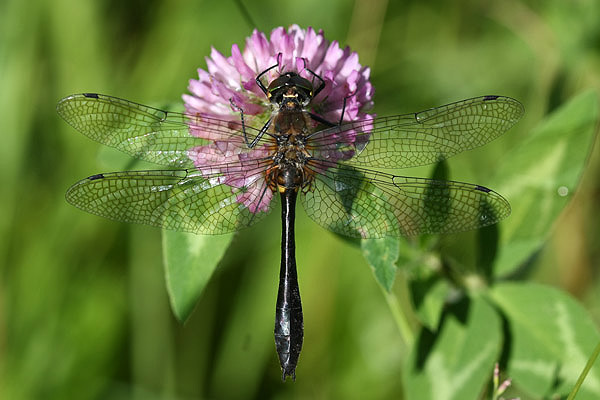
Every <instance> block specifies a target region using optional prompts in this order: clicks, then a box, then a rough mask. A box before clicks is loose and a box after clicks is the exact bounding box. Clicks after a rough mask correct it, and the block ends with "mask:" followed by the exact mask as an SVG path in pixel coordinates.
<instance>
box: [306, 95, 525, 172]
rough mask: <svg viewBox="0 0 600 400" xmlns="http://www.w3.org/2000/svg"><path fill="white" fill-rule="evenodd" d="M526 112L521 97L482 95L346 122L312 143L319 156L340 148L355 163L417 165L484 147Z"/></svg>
mask: <svg viewBox="0 0 600 400" xmlns="http://www.w3.org/2000/svg"><path fill="white" fill-rule="evenodd" d="M523 113H524V109H523V106H522V105H521V103H519V102H518V101H517V100H515V99H512V98H510V97H502V96H482V97H476V98H473V99H468V100H463V101H459V102H456V103H452V104H447V105H445V106H441V107H436V108H432V109H430V110H426V111H421V112H418V113H414V114H405V115H396V116H390V117H382V118H375V119H372V120H363V121H355V122H350V123H345V124H343V125H341V126H337V127H332V128H328V129H325V130H323V131H320V132H317V133H315V134H313V135H312V136H311V137H310V141H309V145H310V146H311V148H312V149H313V155H314V157H315V158H321V159H327V158H328V157H330V156H331V152H332V151H337V152H342V153H345V154H346V155H347V156H346V158H348V157H349V156H353V157H352V158H350V159H348V160H347V161H345V162H346V163H347V164H351V165H357V166H363V165H364V166H371V167H377V168H406V167H414V166H418V165H426V164H431V163H434V162H437V161H439V160H441V159H445V158H448V157H451V156H453V155H455V154H458V153H460V152H463V151H465V150H469V149H473V148H475V147H479V146H482V145H484V144H486V143H488V142H490V141H492V140H494V139H496V138H497V137H498V136H500V135H502V134H503V133H504V132H506V131H507V130H509V129H510V128H511V127H512V126H513V125H514V124H515V123H516V122H517V121H518V120H519V119H520V118H521V116H522V115H523ZM337 154H340V153H337Z"/></svg>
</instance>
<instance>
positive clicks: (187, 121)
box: [56, 93, 258, 168]
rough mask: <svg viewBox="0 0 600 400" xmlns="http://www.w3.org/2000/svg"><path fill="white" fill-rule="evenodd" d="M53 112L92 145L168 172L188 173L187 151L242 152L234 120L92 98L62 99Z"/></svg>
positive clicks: (92, 95) (90, 95) (87, 95)
mask: <svg viewBox="0 0 600 400" xmlns="http://www.w3.org/2000/svg"><path fill="white" fill-rule="evenodd" d="M56 109H57V111H58V114H59V115H60V116H61V117H62V118H63V119H64V120H65V121H67V122H68V123H69V124H70V125H71V126H72V127H73V128H75V129H77V130H78V131H80V132H81V133H83V134H84V135H86V136H88V137H90V138H91V139H93V140H96V141H98V142H100V143H103V144H106V145H108V146H111V147H115V148H117V149H119V150H121V151H123V152H125V153H127V154H129V155H131V156H133V157H136V158H139V159H141V160H146V161H150V162H153V163H157V164H162V165H166V166H173V167H179V168H183V167H192V166H193V163H192V161H191V160H190V158H189V157H188V151H189V150H190V149H192V148H195V147H197V146H202V145H207V144H210V143H213V142H214V141H220V142H229V143H233V144H235V145H236V146H238V147H239V148H240V149H242V151H245V150H246V146H245V143H244V141H243V133H242V126H241V123H240V122H239V121H238V120H236V121H226V120H220V119H215V118H210V117H207V116H203V115H202V116H201V115H190V114H180V113H175V112H169V111H164V110H160V109H157V108H153V107H148V106H144V105H142V104H138V103H134V102H132V101H128V100H123V99H119V98H117V97H111V96H105V95H102V94H96V93H84V94H74V95H71V96H68V97H65V98H64V99H62V100H60V101H59V103H58V105H57V107H56ZM232 118H235V116H232ZM245 128H246V131H247V132H248V133H249V135H252V136H256V133H257V132H258V131H257V130H256V129H254V128H252V127H249V126H246V127H245ZM190 132H193V133H194V134H195V135H193V134H191V133H190Z"/></svg>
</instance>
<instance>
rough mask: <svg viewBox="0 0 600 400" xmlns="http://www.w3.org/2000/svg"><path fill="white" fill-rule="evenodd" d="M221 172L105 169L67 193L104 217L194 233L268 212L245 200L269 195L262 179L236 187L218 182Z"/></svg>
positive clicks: (231, 227)
mask: <svg viewBox="0 0 600 400" xmlns="http://www.w3.org/2000/svg"><path fill="white" fill-rule="evenodd" d="M221 178H222V177H218V176H214V177H204V176H202V175H201V174H200V173H199V172H198V171H188V170H165V171H128V172H113V173H105V174H98V175H93V176H90V177H88V178H85V179H83V180H81V181H79V182H77V183H76V184H74V185H73V186H71V188H69V190H68V191H67V194H66V199H67V201H68V202H69V203H71V204H73V205H74V206H76V207H78V208H81V209H82V210H84V211H87V212H90V213H93V214H97V215H100V216H103V217H106V218H110V219H114V220H118V221H124V222H133V223H140V224H146V225H152V226H157V227H162V228H166V229H171V230H177V231H186V232H193V233H199V234H223V233H228V232H233V231H236V230H238V229H241V228H244V227H247V226H250V225H251V224H253V223H255V222H257V221H258V220H260V219H261V218H262V217H264V216H265V215H266V214H267V213H268V211H269V210H268V207H263V208H262V210H256V211H255V212H250V210H249V208H248V207H247V206H246V204H250V203H251V201H250V200H254V201H258V200H261V201H262V200H264V199H263V198H261V199H256V197H257V196H263V197H264V196H265V195H266V196H269V193H270V190H267V187H266V185H265V184H264V180H260V179H256V180H255V181H254V182H253V183H251V184H250V185H248V186H247V187H244V188H243V189H238V188H235V187H231V186H228V185H224V184H221ZM248 197H250V199H248ZM252 197H255V199H252ZM242 198H244V199H245V200H241V199H242ZM269 199H270V198H269ZM263 204H269V203H268V202H266V203H263Z"/></svg>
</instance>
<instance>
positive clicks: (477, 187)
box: [475, 185, 492, 193]
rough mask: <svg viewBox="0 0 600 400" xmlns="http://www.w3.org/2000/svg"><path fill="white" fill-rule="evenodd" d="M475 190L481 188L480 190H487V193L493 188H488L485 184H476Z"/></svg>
mask: <svg viewBox="0 0 600 400" xmlns="http://www.w3.org/2000/svg"><path fill="white" fill-rule="evenodd" d="M475 190H480V191H482V192H485V193H489V192H491V191H492V190H491V189H488V188H486V187H485V186H479V185H477V186H475Z"/></svg>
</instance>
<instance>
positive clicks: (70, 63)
mask: <svg viewBox="0 0 600 400" xmlns="http://www.w3.org/2000/svg"><path fill="white" fill-rule="evenodd" d="M245 3H248V4H247V10H248V12H249V14H250V15H251V17H252V19H253V20H254V22H255V23H256V24H257V28H258V29H260V30H263V31H265V32H270V30H271V29H273V28H274V27H276V26H288V25H290V24H293V23H295V24H299V25H300V26H302V27H307V26H313V27H315V28H317V29H324V31H325V34H326V37H327V38H328V39H329V40H338V41H339V42H340V43H341V44H342V45H349V46H351V47H352V49H353V50H355V51H357V52H358V53H359V55H360V57H361V62H362V63H363V64H366V65H370V66H371V71H372V82H373V84H374V86H375V88H376V96H375V104H376V108H375V111H376V112H377V114H379V115H387V114H392V113H404V112H412V111H418V110H421V109H425V108H429V107H432V106H436V105H441V104H445V103H448V102H452V101H456V100H460V99H463V98H468V97H473V96H477V95H483V94H501V95H507V96H511V97H514V98H517V99H519V100H520V101H521V102H522V103H523V104H524V105H525V109H526V116H525V118H524V119H523V120H522V121H521V122H520V123H519V124H518V125H517V126H516V127H515V128H514V129H512V130H511V131H509V133H507V134H506V135H504V136H503V137H502V138H500V139H498V140H496V141H495V142H493V143H491V144H489V145H487V146H486V147H485V148H482V149H478V150H474V151H471V152H468V153H466V154H463V155H460V156H458V157H455V158H454V159H452V160H451V161H450V167H451V175H452V176H451V178H452V179H457V180H462V181H470V182H476V183H480V184H482V185H485V184H486V179H489V177H490V176H492V175H493V173H494V165H495V163H496V162H497V161H498V160H499V159H501V158H502V155H503V154H506V153H507V152H510V151H511V149H513V148H515V147H516V146H518V145H519V142H520V141H521V140H523V138H524V137H525V136H526V135H527V132H529V130H530V129H531V128H532V127H533V126H535V125H536V124H537V123H538V122H539V120H540V119H541V118H543V116H544V115H545V114H547V113H548V112H550V111H552V110H553V109H554V108H556V107H557V106H559V105H560V104H562V103H563V102H565V101H567V100H568V99H569V98H571V97H572V96H574V95H575V94H577V93H579V92H581V91H582V90H584V89H586V88H595V89H596V90H599V89H600V2H598V1H593V0H587V1H586V0H579V1H568V2H567V1H562V0H554V1H546V2H540V1H516V0H508V1H432V2H427V3H425V2H421V1H404V2H386V1H383V0H373V1H369V2H367V1H356V2H352V1H342V0H339V1H328V2H324V1H316V0H304V1H299V2H280V1H274V0H272V1H254V2H250V1H246V2H245ZM251 30H252V27H251V25H250V23H249V22H248V19H247V18H245V17H244V14H243V12H242V11H241V10H240V8H239V7H238V5H237V4H236V2H232V1H221V2H210V1H187V0H180V1H173V2H167V1H160V0H146V1H141V0H135V1H129V2H122V1H117V0H106V1H81V0H54V1H52V2H50V1H41V0H31V1H28V2H24V1H16V0H4V1H3V2H2V3H1V4H0V32H1V34H0V110H2V111H1V112H0V115H1V117H0V135H1V137H2V142H1V144H0V166H1V168H0V178H1V184H2V195H1V196H0V235H1V238H2V240H1V241H0V256H1V259H0V260H1V263H2V265H1V270H0V271H1V278H0V398H2V399H75V398H76V399H105V398H108V399H167V398H168V399H175V398H178V399H192V398H213V399H230V398H231V399H233V398H240V399H250V398H260V399H266V398H322V399H326V398H348V399H349V398H372V399H376V398H382V399H388V398H401V396H402V395H401V382H400V379H399V376H400V372H399V371H400V369H401V365H402V361H403V360H404V358H405V357H406V349H405V348H404V347H403V345H402V344H401V340H400V335H399V333H398V332H397V328H396V326H395V324H394V322H393V319H392V317H391V312H390V309H389V308H388V305H387V304H386V299H385V297H384V296H383V295H382V291H381V289H380V288H379V286H378V285H377V283H376V282H375V280H374V279H373V278H372V272H371V270H370V269H369V267H368V266H367V264H366V262H365V261H364V259H363V258H362V256H361V254H360V251H359V249H357V248H356V247H354V246H352V245H350V244H348V243H346V242H345V241H343V240H341V239H340V238H338V237H336V236H334V235H333V234H331V233H329V232H327V231H325V230H323V229H321V228H320V227H318V226H317V225H316V224H314V223H313V222H312V221H310V220H309V219H308V218H307V217H306V216H305V215H304V213H303V212H302V211H299V214H300V215H299V217H298V219H299V220H298V221H297V252H298V255H297V257H298V265H299V275H300V277H299V279H300V285H301V289H302V295H303V303H304V311H305V326H306V332H305V343H304V350H303V354H302V356H301V359H300V363H299V367H298V370H297V375H298V380H297V381H296V383H290V382H288V383H286V384H282V383H281V376H280V369H279V366H278V361H277V356H276V354H275V351H274V350H275V348H274V343H273V338H272V329H273V312H274V305H275V299H276V291H277V279H278V265H279V246H280V244H279V240H280V222H279V218H278V217H279V216H278V212H277V211H274V212H273V213H272V215H271V216H270V217H269V218H267V220H266V221H264V222H261V223H260V224H258V225H257V226H256V227H253V228H251V229H249V230H246V231H243V232H240V233H239V234H238V235H236V237H235V239H234V241H233V243H232V245H231V247H230V249H229V251H228V253H227V255H226V257H225V259H224V260H223V261H222V263H221V265H220V267H219V268H218V270H217V273H216V274H215V276H214V277H213V280H212V282H211V283H210V284H209V286H208V288H207V290H206V292H205V293H204V294H203V296H202V298H201V300H200V303H199V304H198V306H197V308H196V310H195V312H194V314H193V315H192V317H191V318H190V320H189V321H188V322H187V324H186V325H185V326H181V325H180V324H178V323H177V322H176V320H175V318H174V317H173V315H172V313H171V311H170V308H169V303H168V298H167V294H166V290H165V284H164V273H163V269H162V268H163V267H162V255H161V238H160V234H161V233H160V231H159V230H157V229H153V228H147V227H141V226H131V225H127V224H124V223H118V222H113V221H108V220H104V219H102V218H99V217H95V216H92V215H88V214H86V213H84V212H81V211H79V210H77V209H75V208H73V207H71V206H69V205H68V204H67V203H66V202H65V201H64V197H63V196H64V192H65V191H66V189H67V188H68V187H69V185H70V184H72V183H74V182H75V181H77V180H78V179H81V178H82V177H85V176H88V175H91V174H93V173H97V172H108V171H111V170H113V169H118V167H115V166H112V167H111V165H107V163H106V162H105V161H104V160H105V159H106V157H101V158H99V157H98V154H99V149H100V148H101V147H102V146H101V145H99V144H97V143H95V142H92V141H91V140H89V139H87V138H86V137H84V136H83V135H81V134H79V133H77V132H75V131H74V130H73V129H72V128H70V127H69V126H68V125H67V124H66V123H64V122H63V121H62V120H60V119H59V117H58V116H57V115H56V112H55V105H56V102H57V101H58V100H59V99H60V98H61V97H64V96H66V95H68V94H71V93H80V92H85V91H91V92H99V93H105V94H111V95H114V96H119V97H123V98H127V99H130V100H133V101H138V102H141V103H145V104H155V105H159V106H161V105H165V104H171V103H173V102H175V103H178V102H181V100H180V98H181V94H182V93H184V92H186V86H187V82H188V80H189V79H191V78H196V77H197V73H196V69H197V68H198V67H200V68H205V67H206V63H205V61H204V57H206V56H207V55H208V54H209V52H210V47H211V46H214V47H215V48H216V49H218V50H219V51H221V52H222V53H224V54H226V55H229V54H230V49H231V45H232V44H233V43H239V44H240V45H242V44H243V42H244V40H245V38H246V37H247V36H249V34H250V33H251ZM598 153H599V151H598V149H597V146H596V150H595V151H594V153H593V155H592V156H591V158H590V160H589V165H588V167H587V168H586V170H585V173H584V176H583V178H582V183H581V185H580V188H579V190H578V192H577V194H576V195H575V197H574V200H573V201H572V202H571V204H570V205H569V206H568V207H567V208H566V209H565V211H564V212H563V214H562V216H561V218H560V219H559V220H558V221H557V223H556V224H555V226H554V230H553V233H552V236H551V239H550V240H549V242H548V244H547V245H546V246H545V248H544V249H543V251H542V252H541V254H540V255H539V257H538V258H537V259H536V260H535V267H534V268H533V271H534V272H533V276H532V277H531V279H534V280H537V281H541V282H545V283H549V284H552V285H556V286H558V287H562V288H564V289H565V290H567V291H569V292H570V293H572V294H573V295H574V296H575V297H577V298H578V299H579V300H580V301H581V302H583V303H584V304H585V306H586V307H587V309H588V310H589V311H590V312H591V313H592V315H593V316H594V318H595V319H596V321H597V322H599V323H600V309H599V307H600V296H599V295H598V293H599V292H598V283H597V279H596V278H597V275H598V267H599V263H600V240H599V239H598V237H599V234H600V224H599V219H600V218H599V217H598V215H599V211H600V201H599V196H600V191H599V189H600V185H599V183H598V182H599V180H598V175H599V171H600V157H599V154H598ZM429 171H430V169H420V170H418V171H407V172H406V174H407V175H410V174H413V172H414V174H417V175H421V176H423V175H425V176H426V175H427V174H428V173H429ZM509 201H511V204H512V206H513V208H516V207H519V204H518V199H511V198H509ZM464 237H465V238H469V237H470V236H468V234H465V236H464ZM460 238H461V236H458V239H457V240H458V241H460ZM394 289H395V291H396V292H397V293H398V294H399V295H400V296H405V294H403V293H405V292H404V291H403V284H402V280H400V281H399V282H398V283H397V284H396V287H395V288H394Z"/></svg>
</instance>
